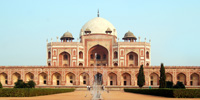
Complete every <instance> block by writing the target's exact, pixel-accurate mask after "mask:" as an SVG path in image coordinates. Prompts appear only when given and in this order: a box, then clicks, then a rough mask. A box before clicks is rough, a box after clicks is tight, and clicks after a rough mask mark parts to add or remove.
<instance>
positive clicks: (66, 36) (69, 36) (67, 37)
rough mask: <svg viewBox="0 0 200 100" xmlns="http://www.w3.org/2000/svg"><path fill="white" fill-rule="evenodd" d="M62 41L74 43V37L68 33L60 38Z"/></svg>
mask: <svg viewBox="0 0 200 100" xmlns="http://www.w3.org/2000/svg"><path fill="white" fill-rule="evenodd" d="M60 40H61V41H62V42H67V41H69V42H72V40H74V37H73V36H72V34H71V33H70V32H68V31H67V32H65V33H64V34H63V36H62V37H61V38H60Z"/></svg>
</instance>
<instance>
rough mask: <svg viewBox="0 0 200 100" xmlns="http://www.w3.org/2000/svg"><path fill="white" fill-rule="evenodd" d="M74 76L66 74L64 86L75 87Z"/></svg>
mask: <svg viewBox="0 0 200 100" xmlns="http://www.w3.org/2000/svg"><path fill="white" fill-rule="evenodd" d="M75 79H76V78H75V74H74V73H71V72H69V73H67V75H66V85H71V86H72V85H75V84H76V82H75Z"/></svg>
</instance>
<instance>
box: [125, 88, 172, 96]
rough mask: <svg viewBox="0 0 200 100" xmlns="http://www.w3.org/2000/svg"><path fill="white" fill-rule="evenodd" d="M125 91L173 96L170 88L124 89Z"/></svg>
mask: <svg viewBox="0 0 200 100" xmlns="http://www.w3.org/2000/svg"><path fill="white" fill-rule="evenodd" d="M124 91H125V92H131V93H139V94H149V95H157V96H164V97H173V90H171V89H124Z"/></svg>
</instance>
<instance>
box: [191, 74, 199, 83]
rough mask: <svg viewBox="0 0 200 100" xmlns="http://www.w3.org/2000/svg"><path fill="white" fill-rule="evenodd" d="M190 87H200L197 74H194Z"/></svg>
mask: <svg viewBox="0 0 200 100" xmlns="http://www.w3.org/2000/svg"><path fill="white" fill-rule="evenodd" d="M190 85H191V86H198V85H199V75H198V74H196V73H193V74H192V75H191V76H190Z"/></svg>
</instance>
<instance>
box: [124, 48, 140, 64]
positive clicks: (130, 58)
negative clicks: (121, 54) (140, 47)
mask: <svg viewBox="0 0 200 100" xmlns="http://www.w3.org/2000/svg"><path fill="white" fill-rule="evenodd" d="M126 59H127V60H126V65H127V66H138V54H137V53H135V52H132V51H131V52H129V53H127V55H126Z"/></svg>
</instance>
